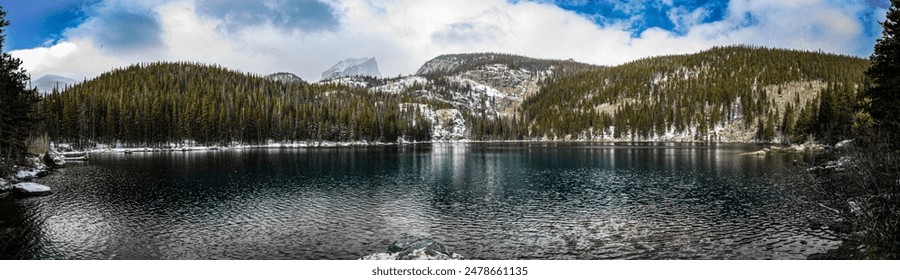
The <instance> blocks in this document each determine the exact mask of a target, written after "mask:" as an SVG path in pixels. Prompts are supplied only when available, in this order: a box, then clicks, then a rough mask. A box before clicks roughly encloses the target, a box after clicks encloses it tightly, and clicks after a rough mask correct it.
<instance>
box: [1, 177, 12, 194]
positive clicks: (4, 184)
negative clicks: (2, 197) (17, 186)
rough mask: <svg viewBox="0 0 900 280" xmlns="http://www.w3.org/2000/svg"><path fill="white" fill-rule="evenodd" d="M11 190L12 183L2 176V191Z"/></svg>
mask: <svg viewBox="0 0 900 280" xmlns="http://www.w3.org/2000/svg"><path fill="white" fill-rule="evenodd" d="M9 190H12V184H10V183H9V182H7V181H6V180H3V178H0V192H7V191H9Z"/></svg>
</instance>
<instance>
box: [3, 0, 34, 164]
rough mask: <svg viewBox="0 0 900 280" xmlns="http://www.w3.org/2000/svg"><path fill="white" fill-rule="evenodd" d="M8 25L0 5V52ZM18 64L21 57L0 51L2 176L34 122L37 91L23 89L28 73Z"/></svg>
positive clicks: (18, 156)
mask: <svg viewBox="0 0 900 280" xmlns="http://www.w3.org/2000/svg"><path fill="white" fill-rule="evenodd" d="M8 25H9V21H7V20H6V12H5V11H3V7H0V51H2V50H3V44H4V42H5V40H6V35H5V29H6V26H8ZM21 65H22V61H21V60H19V59H17V58H14V57H12V56H11V55H9V54H8V53H6V52H2V53H0V175H5V174H6V173H7V172H9V170H10V168H11V167H12V165H13V164H15V163H17V162H18V161H21V160H22V159H23V158H24V156H25V153H26V146H25V141H26V139H27V138H28V136H29V135H30V133H31V129H32V127H33V126H34V124H35V123H36V122H35V119H34V114H33V113H32V109H33V107H34V104H35V103H36V102H37V93H36V92H35V91H34V90H33V89H31V90H29V89H27V88H26V83H27V82H28V76H27V75H26V74H25V70H24V69H22V68H20V66H21Z"/></svg>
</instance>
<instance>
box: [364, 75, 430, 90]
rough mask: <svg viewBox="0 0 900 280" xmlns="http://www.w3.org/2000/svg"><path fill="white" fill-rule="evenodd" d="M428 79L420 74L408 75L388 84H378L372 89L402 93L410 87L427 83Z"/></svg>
mask: <svg viewBox="0 0 900 280" xmlns="http://www.w3.org/2000/svg"><path fill="white" fill-rule="evenodd" d="M427 84H428V79H426V78H424V77H420V76H407V77H403V78H400V79H399V80H396V81H392V82H389V83H388V84H386V85H383V86H378V87H374V88H372V91H376V92H385V93H393V94H397V93H401V92H403V91H405V90H406V89H408V88H411V87H413V86H416V85H427Z"/></svg>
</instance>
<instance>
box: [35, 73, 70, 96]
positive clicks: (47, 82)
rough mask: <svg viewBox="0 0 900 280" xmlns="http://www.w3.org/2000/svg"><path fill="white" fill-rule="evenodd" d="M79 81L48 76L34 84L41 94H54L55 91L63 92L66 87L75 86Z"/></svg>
mask: <svg viewBox="0 0 900 280" xmlns="http://www.w3.org/2000/svg"><path fill="white" fill-rule="evenodd" d="M75 83H77V81H75V80H73V79H69V78H66V77H61V76H57V75H46V76H43V77H41V78H40V79H37V80H35V81H34V82H32V85H34V86H35V87H37V89H38V92H40V93H41V94H48V93H52V92H53V90H54V89H56V90H58V91H63V90H65V89H66V87H68V86H71V85H74V84H75Z"/></svg>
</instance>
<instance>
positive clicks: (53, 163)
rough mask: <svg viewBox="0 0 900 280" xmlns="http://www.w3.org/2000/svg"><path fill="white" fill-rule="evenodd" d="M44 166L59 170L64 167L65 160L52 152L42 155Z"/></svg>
mask: <svg viewBox="0 0 900 280" xmlns="http://www.w3.org/2000/svg"><path fill="white" fill-rule="evenodd" d="M43 159H44V164H46V165H47V166H50V167H53V168H59V167H63V166H65V165H66V159H65V158H64V157H63V156H62V155H60V154H59V153H57V152H56V151H54V150H50V151H48V152H47V153H46V154H44V158H43Z"/></svg>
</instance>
